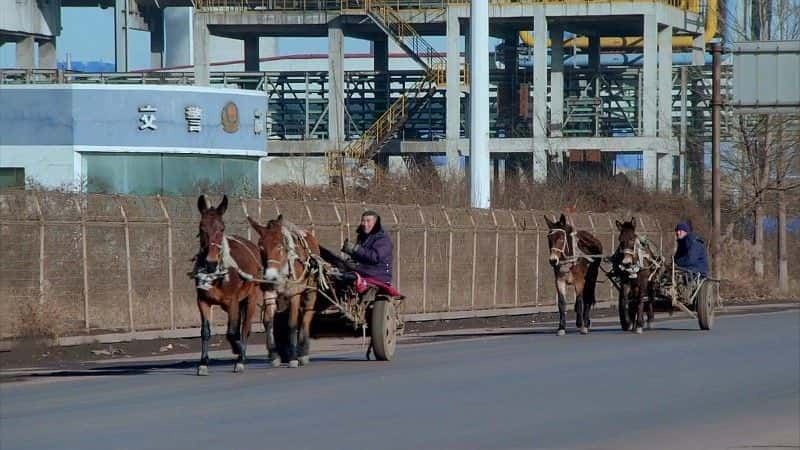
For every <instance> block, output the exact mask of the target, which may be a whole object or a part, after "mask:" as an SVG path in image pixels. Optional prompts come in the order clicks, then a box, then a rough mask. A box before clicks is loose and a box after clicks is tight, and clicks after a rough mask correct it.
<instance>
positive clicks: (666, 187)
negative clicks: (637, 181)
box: [658, 153, 674, 192]
mask: <svg viewBox="0 0 800 450" xmlns="http://www.w3.org/2000/svg"><path fill="white" fill-rule="evenodd" d="M673 162H674V157H673V156H672V154H670V153H666V154H662V155H658V190H659V191H662V192H672V171H673V165H674V164H673Z"/></svg>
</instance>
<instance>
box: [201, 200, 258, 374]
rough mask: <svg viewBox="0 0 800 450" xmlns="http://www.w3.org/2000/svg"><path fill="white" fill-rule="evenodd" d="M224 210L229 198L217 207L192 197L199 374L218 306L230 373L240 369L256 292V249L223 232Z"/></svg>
mask: <svg viewBox="0 0 800 450" xmlns="http://www.w3.org/2000/svg"><path fill="white" fill-rule="evenodd" d="M227 208H228V197H227V196H225V197H223V198H222V202H221V203H220V204H219V205H218V206H217V207H216V208H214V207H209V206H208V203H207V202H206V198H205V196H203V195H201V196H200V197H199V198H198V199H197V209H198V210H199V211H200V233H199V234H198V236H199V237H200V251H199V252H198V254H197V256H196V258H195V267H194V271H193V273H192V276H193V278H194V279H195V284H196V287H197V307H198V309H199V310H200V320H201V332H200V337H201V338H202V350H201V355H200V365H199V366H198V367H197V374H198V375H208V341H209V339H210V338H211V307H212V306H213V305H219V306H220V307H221V308H222V309H223V311H225V312H227V313H228V330H227V332H226V333H225V337H226V338H227V339H228V342H229V343H230V345H231V350H233V353H234V354H235V355H238V358H237V359H236V363H235V365H234V369H233V370H234V372H241V371H243V370H244V364H245V359H246V353H247V338H248V336H250V326H251V324H252V320H253V315H254V314H255V311H256V307H257V306H258V302H259V300H260V299H261V290H260V289H259V285H258V283H257V282H255V281H253V277H254V276H258V275H259V274H260V273H261V268H262V266H261V259H260V258H259V254H258V247H257V246H256V245H255V244H253V243H252V242H250V241H248V240H246V239H244V238H241V237H239V236H229V235H226V234H225V222H224V221H223V220H222V216H223V215H224V214H225V210H227Z"/></svg>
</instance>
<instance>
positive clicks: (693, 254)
mask: <svg viewBox="0 0 800 450" xmlns="http://www.w3.org/2000/svg"><path fill="white" fill-rule="evenodd" d="M675 265H676V266H677V267H679V268H681V269H683V270H688V271H689V272H694V273H700V274H702V275H703V276H708V256H707V255H706V246H705V242H703V240H702V239H700V238H699V237H697V236H696V235H695V234H694V233H689V234H687V235H686V237H685V238H683V239H678V244H677V247H676V248H675Z"/></svg>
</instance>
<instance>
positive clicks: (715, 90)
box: [711, 42, 722, 278]
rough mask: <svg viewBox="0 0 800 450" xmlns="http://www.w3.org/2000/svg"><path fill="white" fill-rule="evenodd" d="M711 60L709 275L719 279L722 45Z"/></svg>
mask: <svg viewBox="0 0 800 450" xmlns="http://www.w3.org/2000/svg"><path fill="white" fill-rule="evenodd" d="M711 54H712V56H713V59H712V72H711V78H712V86H711V89H712V91H711V92H712V93H711V205H712V207H711V208H712V223H713V230H712V234H711V273H712V274H713V276H714V277H716V278H719V275H720V274H719V263H720V261H719V250H720V239H721V235H722V212H721V202H720V168H719V160H720V153H719V141H720V123H719V122H720V110H721V109H722V95H721V93H720V89H721V88H720V71H721V70H722V44H720V43H719V42H714V43H713V44H711Z"/></svg>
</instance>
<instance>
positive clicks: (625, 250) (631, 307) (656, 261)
mask: <svg viewBox="0 0 800 450" xmlns="http://www.w3.org/2000/svg"><path fill="white" fill-rule="evenodd" d="M615 222H616V225H617V229H618V230H619V247H617V251H616V253H615V254H614V256H613V257H612V261H613V263H614V271H615V272H616V275H617V276H619V278H620V291H619V296H620V297H619V317H620V322H621V325H622V328H623V329H626V330H627V331H635V332H636V333H637V334H641V333H642V328H643V327H644V312H645V311H644V307H645V301H644V296H645V293H646V294H647V326H648V328H649V327H650V324H651V323H652V322H653V315H654V314H653V301H654V298H655V281H656V280H657V278H658V276H659V272H660V270H661V268H662V266H663V264H662V260H661V258H660V257H659V256H658V255H657V254H655V253H656V252H655V251H654V250H653V249H652V248H650V246H649V245H648V243H647V241H646V240H645V239H643V238H641V237H639V236H638V235H637V234H636V218H634V217H631V220H630V221H629V222H623V223H621V222H620V221H619V220H617V221H615Z"/></svg>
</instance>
